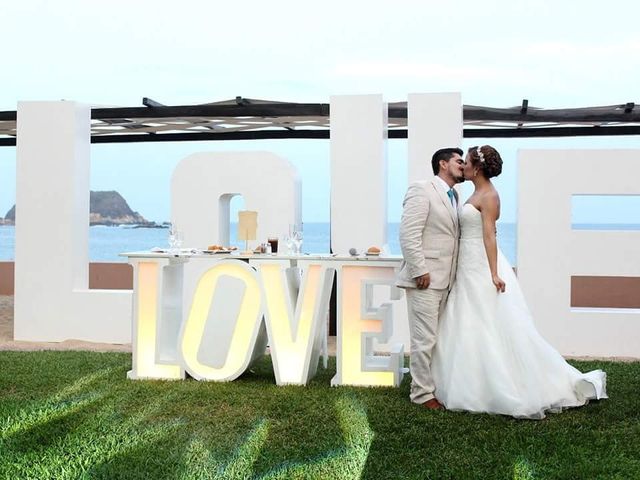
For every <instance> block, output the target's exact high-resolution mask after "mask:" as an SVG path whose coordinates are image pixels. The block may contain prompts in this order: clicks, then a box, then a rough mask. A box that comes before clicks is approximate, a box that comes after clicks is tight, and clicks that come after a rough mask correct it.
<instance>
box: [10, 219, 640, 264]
mask: <svg viewBox="0 0 640 480" xmlns="http://www.w3.org/2000/svg"><path fill="white" fill-rule="evenodd" d="M399 226H400V223H399V222H389V223H388V244H387V245H388V249H389V250H388V253H390V254H392V255H400V253H401V252H400V243H399V240H398V229H399ZM572 227H573V229H574V230H598V231H603V230H619V231H633V230H640V224H593V223H581V224H574V225H572ZM497 228H498V246H499V247H500V249H501V250H502V252H503V253H504V255H505V256H506V257H507V259H508V260H509V262H510V263H511V264H512V265H516V258H517V223H511V222H498V223H497ZM329 229H330V223H329V222H308V223H305V224H304V231H303V233H304V240H303V243H302V251H303V253H329V235H330V230H329ZM230 232H231V238H230V243H231V245H235V246H237V247H239V248H242V247H244V241H238V240H237V238H236V224H235V223H232V224H231V229H230ZM167 237H168V230H167V229H165V228H144V227H141V228H126V227H125V228H123V227H118V226H105V225H94V226H91V227H89V260H90V261H92V262H126V261H127V259H126V258H125V257H122V256H120V254H121V253H124V252H135V251H144V250H150V249H152V248H154V247H160V248H163V247H167V246H168V242H167ZM264 241H266V239H265V240H264ZM211 243H217V242H216V240H215V239H212V240H211ZM258 243H261V242H258V241H257V240H255V241H252V242H250V245H253V246H255V245H257V244H258ZM379 246H381V245H379ZM183 247H185V248H191V247H193V248H206V245H183ZM14 259H15V226H13V225H1V226H0V261H13V260H14Z"/></svg>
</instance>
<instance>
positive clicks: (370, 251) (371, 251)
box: [367, 247, 380, 255]
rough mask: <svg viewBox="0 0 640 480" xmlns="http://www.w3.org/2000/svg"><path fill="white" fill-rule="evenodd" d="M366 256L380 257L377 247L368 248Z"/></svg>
mask: <svg viewBox="0 0 640 480" xmlns="http://www.w3.org/2000/svg"><path fill="white" fill-rule="evenodd" d="M367 254H368V255H380V249H379V248H378V247H369V248H368V249H367Z"/></svg>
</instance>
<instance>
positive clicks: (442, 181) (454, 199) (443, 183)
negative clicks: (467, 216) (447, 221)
mask: <svg viewBox="0 0 640 480" xmlns="http://www.w3.org/2000/svg"><path fill="white" fill-rule="evenodd" d="M436 182H439V184H440V186H441V187H442V189H443V190H444V193H447V192H448V191H449V190H450V189H451V187H450V186H449V185H447V182H445V181H444V180H443V179H442V178H440V177H439V176H438V175H436ZM448 197H449V194H447V198H448ZM453 209H454V210H455V211H456V212H457V211H458V201H457V200H456V196H455V195H454V196H453Z"/></svg>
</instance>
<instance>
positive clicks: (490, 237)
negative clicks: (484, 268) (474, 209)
mask: <svg viewBox="0 0 640 480" xmlns="http://www.w3.org/2000/svg"><path fill="white" fill-rule="evenodd" d="M480 213H481V215H482V239H483V240H484V249H485V251H486V252H487V259H488V260H489V270H490V271H491V279H492V280H493V284H494V285H495V286H496V289H497V290H498V292H504V291H505V283H504V281H503V280H502V279H501V278H500V277H499V276H498V243H497V241H496V220H497V219H498V217H499V216H500V199H499V197H498V194H497V193H496V194H494V195H489V196H487V197H485V199H484V200H483V201H482V210H481V211H480Z"/></svg>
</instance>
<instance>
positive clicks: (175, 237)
mask: <svg viewBox="0 0 640 480" xmlns="http://www.w3.org/2000/svg"><path fill="white" fill-rule="evenodd" d="M181 245H182V234H181V233H180V231H179V230H178V226H177V225H176V224H175V223H172V224H170V225H169V253H170V254H172V255H175V254H177V253H178V252H179V248H180V246H181Z"/></svg>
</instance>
